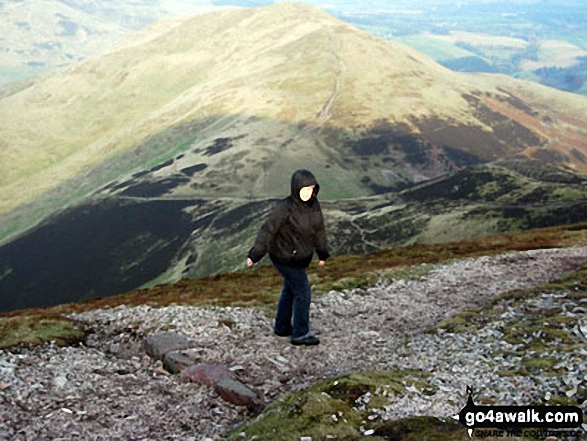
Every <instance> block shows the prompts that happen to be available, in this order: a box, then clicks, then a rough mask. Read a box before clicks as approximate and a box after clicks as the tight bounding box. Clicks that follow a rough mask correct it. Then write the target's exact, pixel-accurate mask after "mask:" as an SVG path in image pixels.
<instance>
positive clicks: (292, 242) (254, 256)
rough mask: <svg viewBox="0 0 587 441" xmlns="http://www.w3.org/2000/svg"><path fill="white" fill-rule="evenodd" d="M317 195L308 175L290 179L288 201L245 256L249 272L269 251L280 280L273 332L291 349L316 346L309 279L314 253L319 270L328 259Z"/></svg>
mask: <svg viewBox="0 0 587 441" xmlns="http://www.w3.org/2000/svg"><path fill="white" fill-rule="evenodd" d="M319 190H320V186H319V185H318V182H317V181H316V178H315V177H314V175H313V174H312V173H310V172H309V171H308V170H297V171H296V172H295V173H294V174H293V176H292V177H291V195H289V196H288V197H286V198H284V199H282V200H280V201H279V203H278V204H277V206H276V207H275V208H274V209H273V211H272V212H271V214H270V215H269V218H268V219H267V220H266V221H265V223H264V224H263V225H262V226H261V229H260V230H259V234H258V235H257V239H256V240H255V245H254V246H253V247H252V248H251V249H250V251H249V253H248V256H247V257H248V258H247V266H251V265H252V264H253V263H255V262H258V261H259V260H261V258H262V257H263V256H264V255H265V253H267V251H269V258H270V259H271V262H272V263H273V265H274V266H275V268H276V269H277V271H279V273H280V274H281V275H282V276H283V289H282V290H281V297H280V298H279V304H278V306H277V314H276V317H275V327H274V328H273V330H274V332H275V334H277V335H279V336H281V337H286V336H291V340H290V341H291V343H292V344H294V345H317V344H318V343H320V340H318V339H317V338H316V337H315V336H314V335H313V334H312V333H311V332H310V328H309V325H310V323H309V321H310V301H311V291H310V282H309V281H308V274H307V268H308V266H309V265H310V262H311V261H312V256H313V255H314V249H316V253H317V254H318V258H319V259H320V266H323V265H324V261H325V260H326V259H328V257H329V256H330V254H329V253H328V249H327V245H326V230H325V228H324V218H323V217H322V210H321V209H320V203H319V202H318V199H316V196H317V195H318V191H319ZM292 314H293V326H292Z"/></svg>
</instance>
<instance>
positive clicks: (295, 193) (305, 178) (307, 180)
mask: <svg viewBox="0 0 587 441" xmlns="http://www.w3.org/2000/svg"><path fill="white" fill-rule="evenodd" d="M309 185H315V187H314V192H313V193H312V197H311V198H310V199H309V200H308V202H305V203H309V202H311V201H312V200H313V199H314V198H316V197H317V196H318V191H320V186H319V185H318V181H316V178H315V177H314V175H313V174H312V173H311V172H309V171H308V170H297V171H296V172H294V174H293V175H292V177H291V196H292V198H293V199H294V201H297V202H302V203H304V201H302V200H301V199H300V190H301V189H302V187H307V186H309Z"/></svg>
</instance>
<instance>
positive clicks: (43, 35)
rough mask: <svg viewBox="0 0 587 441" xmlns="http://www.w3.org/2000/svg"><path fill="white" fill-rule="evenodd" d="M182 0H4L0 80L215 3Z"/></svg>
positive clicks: (71, 59)
mask: <svg viewBox="0 0 587 441" xmlns="http://www.w3.org/2000/svg"><path fill="white" fill-rule="evenodd" d="M198 3H199V4H198V5H190V4H186V3H185V2H183V1H181V0H178V1H175V0H167V1H160V0H139V1H128V0H117V1H115V0H76V1H71V0H7V1H6V0H5V1H3V2H1V3H0V86H2V85H5V84H6V83H9V82H14V81H21V82H27V80H29V79H30V77H33V76H36V75H43V74H48V73H50V72H53V71H55V70H57V69H59V68H63V67H64V66H67V65H69V64H72V63H75V62H77V61H79V60H81V59H84V58H86V57H88V56H92V55H96V54H98V53H100V52H103V51H104V50H107V49H109V48H111V47H112V46H113V45H115V44H118V43H120V42H121V41H122V40H124V39H125V38H128V36H129V35H131V34H132V33H133V32H136V31H137V30H139V29H141V28H142V27H144V26H147V25H149V24H152V23H154V22H156V21H158V20H161V19H163V18H167V19H169V16H170V15H176V14H182V15H189V14H196V13H200V12H203V11H210V10H212V9H214V7H212V5H211V2H210V4H209V5H202V3H203V2H201V1H199V2H198Z"/></svg>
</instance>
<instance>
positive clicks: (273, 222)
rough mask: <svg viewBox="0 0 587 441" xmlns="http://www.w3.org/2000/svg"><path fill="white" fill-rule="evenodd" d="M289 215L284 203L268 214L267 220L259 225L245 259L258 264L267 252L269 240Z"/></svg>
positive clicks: (280, 203)
mask: <svg viewBox="0 0 587 441" xmlns="http://www.w3.org/2000/svg"><path fill="white" fill-rule="evenodd" d="M288 213H289V210H288V205H287V203H285V201H281V202H279V204H278V205H277V206H276V207H275V208H274V209H273V211H272V212H271V213H270V214H269V217H268V218H267V220H266V221H265V222H264V223H263V225H261V229H260V230H259V233H258V234H257V239H256V240H255V244H254V245H253V247H252V248H251V249H250V250H249V253H248V255H247V257H249V258H250V259H251V260H252V261H253V263H255V262H258V261H259V260H261V259H262V258H263V256H264V255H265V254H266V253H267V251H268V250H269V244H270V243H271V238H272V237H273V236H274V235H275V233H276V232H277V231H278V230H279V227H281V225H282V224H283V222H284V221H285V220H286V219H287V215H288Z"/></svg>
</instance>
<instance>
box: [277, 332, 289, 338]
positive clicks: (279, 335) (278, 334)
mask: <svg viewBox="0 0 587 441" xmlns="http://www.w3.org/2000/svg"><path fill="white" fill-rule="evenodd" d="M273 333H274V334H275V335H277V336H278V337H291V332H289V333H287V334H280V333H278V332H275V331H273Z"/></svg>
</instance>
